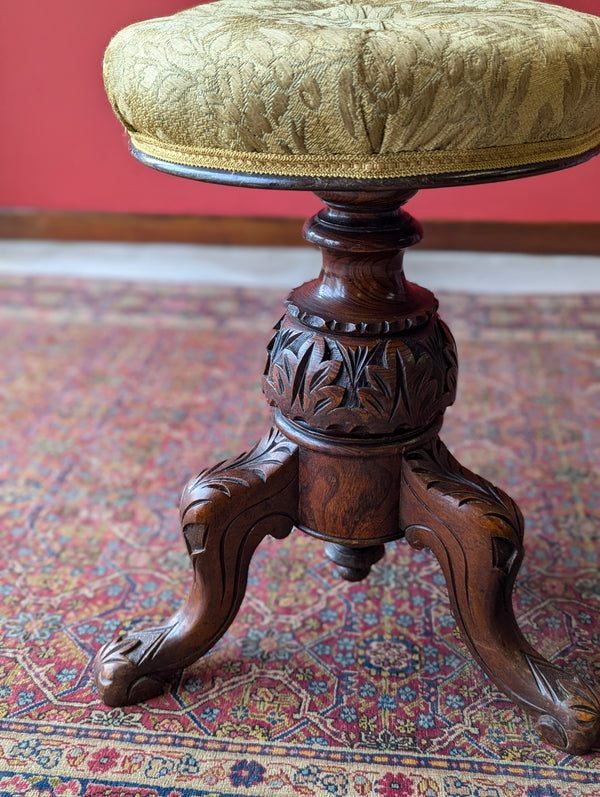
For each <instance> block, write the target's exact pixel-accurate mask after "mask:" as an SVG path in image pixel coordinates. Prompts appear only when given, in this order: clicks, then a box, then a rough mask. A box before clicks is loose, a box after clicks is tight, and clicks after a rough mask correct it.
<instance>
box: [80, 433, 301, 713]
mask: <svg viewBox="0 0 600 797" xmlns="http://www.w3.org/2000/svg"><path fill="white" fill-rule="evenodd" d="M297 506H298V461H297V450H296V446H295V445H294V444H293V443H291V442H290V441H289V440H287V439H286V438H285V437H283V435H282V434H280V433H279V432H274V431H272V432H271V433H270V434H269V435H268V436H267V437H265V438H264V439H263V440H262V441H261V442H260V443H259V444H258V445H257V446H256V447H255V448H253V449H252V450H251V451H249V452H248V453H246V454H242V455H241V456H240V457H237V458H234V459H230V460H227V461H226V462H223V463H221V464H220V465H217V466H216V467H214V468H212V469H210V470H207V471H204V472H203V473H201V474H200V475H199V476H198V477H197V478H196V479H193V480H192V481H191V482H190V483H189V484H188V486H187V487H186V489H185V490H184V493H183V496H182V499H181V522H182V530H183V535H184V537H185V541H186V544H187V548H188V552H189V555H190V558H191V560H192V564H193V569H194V583H193V585H192V587H191V589H190V592H189V594H188V597H187V600H186V602H185V604H184V605H183V607H182V608H181V609H180V610H179V611H178V612H177V613H176V614H175V615H174V616H173V617H172V618H171V619H170V620H168V621H167V622H166V623H165V624H164V625H162V626H160V627H158V628H151V629H148V630H143V631H136V632H133V633H131V634H129V635H127V636H124V637H120V638H118V639H117V640H115V641H114V642H111V643H109V644H108V645H105V646H104V647H103V648H102V650H100V652H99V653H98V655H97V657H96V661H95V665H94V671H95V675H96V683H97V687H98V692H99V694H100V697H101V698H102V700H103V701H104V702H105V703H106V704H108V705H109V706H123V705H128V704H131V703H136V702H139V701H142V700H147V699H149V698H151V697H154V696H156V695H158V694H160V693H161V692H162V691H163V690H164V688H165V685H166V683H167V681H168V680H169V676H171V675H173V673H175V672H176V671H178V670H180V669H181V668H183V667H186V666H188V665H189V664H191V663H192V662H194V661H195V660H196V659H198V658H199V657H200V656H202V655H203V654H204V653H206V651H208V650H209V649H210V648H211V647H212V646H213V645H214V644H215V642H216V641H217V640H218V639H219V638H220V637H221V636H222V635H223V634H224V633H225V631H226V630H227V628H228V626H229V625H230V623H231V622H232V620H233V619H234V617H235V615H236V614H237V611H238V609H239V607H240V604H241V602H242V599H243V597H244V593H245V589H246V582H247V575H248V567H249V564H250V560H251V558H252V554H253V553H254V551H255V550H256V547H257V546H258V544H259V543H260V542H261V540H262V539H263V538H264V537H265V536H267V535H268V534H270V535H272V536H273V537H276V538H277V539H282V538H284V537H286V536H287V535H288V534H289V533H290V531H291V529H292V526H293V525H294V522H295V518H296V514H297Z"/></svg>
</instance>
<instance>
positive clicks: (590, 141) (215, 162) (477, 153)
mask: <svg viewBox="0 0 600 797" xmlns="http://www.w3.org/2000/svg"><path fill="white" fill-rule="evenodd" d="M128 132H129V135H130V137H131V141H132V143H133V146H134V147H135V149H136V150H138V151H139V152H142V153H143V154H145V155H149V156H150V157H153V158H158V159H159V160H162V161H166V162H170V163H176V164H180V165H182V166H192V167H198V168H205V169H216V170H221V171H230V172H243V173H245V174H264V175H275V176H289V177H315V178H319V177H325V178H327V177H334V178H346V179H360V180H370V179H387V178H402V177H419V176H426V175H442V174H469V173H472V172H481V171H490V170H494V171H502V170H503V169H513V168H515V167H518V166H526V165H528V164H536V163H540V164H541V163H550V162H553V161H561V160H566V159H570V158H576V157H577V156H579V155H584V154H585V153H588V152H590V153H592V152H593V151H594V150H595V149H597V148H598V146H600V128H596V129H594V130H593V131H591V132H588V133H584V134H582V135H580V136H575V137H573V138H568V139H559V140H553V141H536V142H531V143H526V144H518V145H507V146H501V147H488V148H485V149H470V150H429V151H422V150H421V151H419V152H414V151H410V152H409V151H406V152H400V153H386V154H385V155H347V154H328V155H327V156H326V157H322V156H316V155H283V154H278V153H269V152H241V151H239V150H226V149H218V148H212V147H192V146H183V145H180V144H170V143H167V142H164V141H160V140H158V139H156V138H154V137H152V136H148V135H145V134H143V133H137V132H132V131H128Z"/></svg>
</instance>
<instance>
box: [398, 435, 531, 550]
mask: <svg viewBox="0 0 600 797" xmlns="http://www.w3.org/2000/svg"><path fill="white" fill-rule="evenodd" d="M406 458H407V460H408V461H410V462H412V463H414V464H413V466H412V468H413V470H414V472H415V473H419V474H421V475H423V476H424V477H425V479H426V482H427V489H428V490H431V489H434V488H435V489H438V490H439V491H440V492H441V493H443V494H444V495H447V496H452V497H454V498H457V499H458V506H459V507H461V506H464V505H465V504H470V503H477V504H483V505H484V506H489V505H490V504H491V508H490V509H488V510H487V511H485V512H484V516H486V517H494V518H497V519H499V520H501V521H503V522H504V523H506V524H507V525H508V526H509V527H510V528H511V529H512V531H513V532H514V533H515V534H516V535H517V538H518V539H522V538H523V518H522V515H521V512H520V510H519V508H518V507H517V505H516V503H515V502H514V501H513V500H512V499H511V498H509V496H508V495H506V493H504V492H503V491H502V490H500V489H499V488H498V487H496V486H495V485H493V484H491V483H490V482H488V481H487V480H486V479H483V478H482V477H480V476H477V475H476V474H475V473H472V472H471V471H468V470H467V469H466V468H463V466H462V465H460V464H459V463H458V462H457V461H456V460H455V459H454V457H453V456H452V455H451V454H450V452H449V451H448V449H447V448H446V446H445V445H444V444H443V443H442V442H441V440H440V439H439V438H436V439H435V440H434V441H432V442H431V443H430V444H429V446H428V447H427V448H422V449H419V450H417V451H414V452H411V453H408V454H407V455H406ZM494 507H495V508H494Z"/></svg>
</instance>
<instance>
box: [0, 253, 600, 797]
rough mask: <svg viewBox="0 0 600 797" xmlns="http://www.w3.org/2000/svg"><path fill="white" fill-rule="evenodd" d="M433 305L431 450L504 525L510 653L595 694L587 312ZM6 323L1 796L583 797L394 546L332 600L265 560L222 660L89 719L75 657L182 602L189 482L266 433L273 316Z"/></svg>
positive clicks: (312, 549)
mask: <svg viewBox="0 0 600 797" xmlns="http://www.w3.org/2000/svg"><path fill="white" fill-rule="evenodd" d="M407 260H408V271H409V276H410V277H411V278H416V277H418V275H416V274H414V273H411V266H410V256H409V257H408V258H407ZM316 270H318V266H317V265H316ZM440 299H441V312H442V315H443V317H444V318H445V319H446V320H447V321H448V323H449V324H450V326H451V328H452V329H453V331H454V334H455V336H456V339H457V344H458V347H459V351H460V355H461V374H460V379H459V396H458V401H457V403H456V405H455V406H453V407H452V408H451V410H449V411H448V413H447V418H446V422H445V426H444V432H443V437H444V440H445V441H446V443H447V444H448V445H449V447H450V448H451V449H452V450H453V451H454V452H455V453H456V454H457V455H458V456H459V457H460V459H461V460H462V462H464V464H465V465H467V466H468V467H471V468H473V469H475V470H477V471H479V472H480V473H482V475H485V476H487V477H488V478H490V479H492V480H493V481H494V482H496V483H498V484H500V485H502V486H503V487H504V488H506V489H507V490H508V491H509V492H510V493H511V494H512V495H513V496H514V498H515V499H517V500H518V501H519V503H520V506H521V508H522V509H523V511H524V514H525V516H526V519H527V532H526V558H525V562H524V565H523V567H522V569H521V572H520V573H519V576H518V579H517V588H516V593H515V608H516V613H517V616H518V618H519V621H520V623H521V626H522V628H523V630H524V632H525V634H526V635H527V636H528V638H529V639H530V640H531V642H532V643H533V644H534V646H535V647H536V648H537V649H539V650H540V651H541V652H542V653H543V654H544V655H545V656H547V657H549V658H550V659H553V660H556V661H557V662H558V663H560V664H561V665H562V666H565V667H568V668H572V669H575V670H576V671H577V672H578V673H580V675H581V676H582V677H583V678H587V677H589V676H591V677H592V678H593V679H595V681H596V683H598V682H600V657H599V656H598V650H599V649H600V577H599V574H598V528H600V489H599V484H598V474H599V473H600V422H599V418H598V412H599V405H598V400H597V399H598V365H599V362H600V360H599V355H600V334H599V328H600V324H599V322H598V319H599V317H600V297H598V296H587V297H580V296H569V297H554V298H544V297H540V298H537V299H523V298H515V297H512V298H510V297H508V298H507V297H494V298H489V297H488V298H485V297H484V298H481V297H475V296H462V295H443V296H441V297H440ZM0 304H1V306H2V308H3V310H2V314H1V316H0V363H2V368H1V369H0V416H1V417H2V421H3V427H2V436H1V439H0V446H1V449H2V456H0V540H1V543H2V554H3V556H2V560H1V563H0V618H1V621H0V794H1V795H3V797H4V796H5V795H11V796H13V795H14V796H18V797H25V796H26V797H51V796H52V795H54V794H56V795H68V797H193V796H197V797H231V796H232V795H236V797H237V796H238V795H247V797H278V795H281V797H597V795H598V782H599V781H600V751H594V753H592V754H591V755H589V756H585V757H582V758H573V757H571V756H568V755H566V754H564V753H560V752H557V751H556V750H553V749H551V748H549V747H546V746H543V745H540V743H539V741H538V740H537V738H536V735H535V733H534V731H533V730H532V726H531V722H530V720H529V719H528V718H527V716H526V715H524V714H523V713H522V712H521V711H520V710H518V709H517V708H515V706H514V705H513V704H512V703H511V702H510V701H509V700H508V699H507V698H506V697H505V696H504V695H503V694H501V693H500V692H498V690H497V689H496V688H495V687H494V686H493V685H492V684H491V682H490V681H489V680H488V679H487V678H486V677H485V676H483V675H482V673H481V670H480V669H479V667H478V666H477V665H476V664H475V663H474V662H473V661H472V659H471V657H470V656H469V654H468V652H467V651H466V648H465V646H464V645H463V643H462V641H461V639H460V637H459V636H458V634H457V630H456V625H455V622H454V620H453V618H452V616H451V613H450V609H449V605H448V597H447V592H446V588H445V585H444V579H443V577H442V574H441V571H440V568H439V566H438V565H437V564H436V562H435V560H434V558H433V557H432V556H431V555H429V554H428V553H427V552H424V551H423V552H418V551H412V550H411V549H410V548H409V546H408V545H406V544H404V543H399V544H397V545H391V546H387V552H386V556H385V558H384V559H383V560H381V562H379V563H377V564H376V565H375V566H374V568H373V571H372V573H371V574H370V576H369V577H368V579H366V580H365V581H363V582H359V583H355V584H352V583H348V582H345V581H342V580H341V579H338V578H336V577H335V575H334V574H333V572H332V567H331V565H330V564H329V563H328V562H327V560H326V559H325V557H324V556H323V550H322V543H321V542H320V541H318V540H315V539H313V538H311V537H308V536H307V535H304V534H301V533H300V532H293V533H292V535H291V536H290V537H289V538H288V539H286V540H284V541H276V540H273V539H271V538H267V539H266V540H265V541H264V543H263V544H261V546H260V547H259V549H258V551H257V553H256V555H255V556H254V558H253V561H252V566H251V571H250V577H249V584H248V590H247V593H246V598H245V600H244V603H243V605H242V608H241V611H240V613H239V614H238V616H237V617H236V619H235V621H234V622H233V624H232V625H231V627H230V629H229V630H228V632H227V634H226V635H225V636H224V637H223V638H222V639H221V640H220V641H219V643H218V644H217V645H216V646H215V648H214V649H213V650H212V651H210V652H209V653H208V654H207V655H206V656H205V657H204V658H203V659H201V660H200V661H199V662H197V663H196V664H194V665H193V666H191V667H190V668H188V669H187V670H186V671H185V672H184V673H183V674H182V675H181V677H180V678H179V679H177V680H176V681H175V683H174V684H173V686H172V689H171V690H170V691H169V692H168V693H166V694H165V695H164V696H162V697H160V698H157V699H154V700H151V701H149V702H148V703H145V704H143V705H136V706H129V707H127V708H122V709H121V708H119V709H116V708H108V707H107V706H105V705H103V704H102V703H101V702H100V700H99V699H98V695H97V693H96V691H95V688H94V682H93V677H92V659H93V656H94V654H95V652H96V650H97V649H98V648H99V647H100V646H101V645H102V644H103V643H104V642H106V641H108V640H109V639H111V638H113V637H114V636H115V635H116V634H118V633H119V630H120V629H124V630H129V629H134V628H139V627H144V626H149V625H157V624H160V623H162V622H164V620H165V619H166V618H167V617H169V616H170V615H171V614H172V612H173V611H174V610H175V609H176V608H177V607H178V606H179V605H180V602H181V601H182V600H183V598H184V597H185V595H186V593H187V590H188V587H189V585H190V584H191V579H192V574H191V568H190V565H189V561H188V558H187V555H186V553H185V544H184V540H183V538H182V536H181V533H180V531H179V527H178V512H177V497H178V494H179V492H180V490H181V488H182V486H183V484H184V483H185V482H186V481H187V480H188V479H189V478H190V477H191V476H192V475H193V474H194V473H195V472H197V471H198V470H199V469H200V468H201V467H204V466H205V465H209V464H211V463H214V462H216V461H218V460H220V459H224V458H226V457H229V456H233V455H235V454H238V453H240V452H241V451H243V450H245V449H247V448H248V447H249V446H250V445H251V444H252V443H253V442H254V441H255V440H257V439H258V438H259V437H261V436H262V434H263V433H264V431H265V429H266V428H267V424H268V412H267V407H266V404H265V402H264V399H263V397H262V396H261V394H260V374H261V372H262V366H263V364H264V359H265V347H266V345H267V343H268V340H269V338H270V327H271V325H272V324H273V322H274V320H275V319H277V317H278V315H279V314H280V313H281V311H282V296H281V294H280V293H279V292H273V291H269V290H261V291H258V290H249V289H236V288H210V287H207V286H193V285H192V286H190V285H182V286H178V285H160V284H158V285H152V284H150V285H143V284H126V283H121V282H110V281H107V282H94V281H91V282H78V281H76V280H64V281H62V280H58V279H41V278H37V279H31V278H26V277H1V278H0ZM240 340H243V348H242V346H241V345H240Z"/></svg>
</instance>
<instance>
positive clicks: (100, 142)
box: [0, 0, 600, 221]
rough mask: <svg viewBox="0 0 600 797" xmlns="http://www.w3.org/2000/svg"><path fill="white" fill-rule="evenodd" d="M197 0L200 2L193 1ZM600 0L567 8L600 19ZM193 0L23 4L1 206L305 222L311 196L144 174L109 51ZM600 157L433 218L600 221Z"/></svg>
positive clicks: (2, 139)
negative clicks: (115, 38)
mask: <svg viewBox="0 0 600 797" xmlns="http://www.w3.org/2000/svg"><path fill="white" fill-rule="evenodd" d="M189 4H191V3H189ZM599 4H600V0H562V5H566V6H569V7H571V8H576V9H578V10H580V11H587V12H590V13H597V14H600V5H599ZM185 6H186V3H185V0H100V2H82V0H53V2H40V0H19V1H18V2H11V3H6V4H4V6H3V9H2V22H1V25H0V109H2V110H1V116H0V164H1V165H0V207H27V208H42V209H65V210H100V211H125V212H152V213H200V214H217V215H221V214H232V215H250V216H253V215H265V216H277V215H281V216H304V215H306V214H308V213H311V212H313V209H314V208H315V207H316V206H317V205H318V202H317V200H315V199H314V197H312V196H311V195H310V194H305V193H303V194H299V193H296V192H274V191H256V190H249V189H233V188H226V187H223V186H213V185H204V184H201V183H194V182H192V181H186V180H177V179H175V178H172V177H168V176H166V175H162V174H158V173H156V172H153V171H152V170H150V169H147V168H145V167H143V166H140V165H139V164H138V163H137V162H136V161H134V160H133V158H131V157H130V156H129V154H128V152H127V145H126V137H125V134H124V132H123V131H122V129H121V126H120V125H119V124H118V122H117V121H116V119H115V118H114V117H113V114H112V112H111V110H110V107H109V105H108V102H107V101H106V99H105V96H104V91H103V88H102V81H101V61H102V53H103V50H104V47H105V45H106V43H107V42H108V41H109V39H110V37H111V36H112V34H113V33H115V32H116V31H117V30H119V29H120V28H122V27H124V26H125V25H127V24H129V23H130V22H133V21H135V20H138V19H144V18H148V17H152V16H160V15H165V14H170V13H173V12H175V11H177V10H180V9H181V8H183V7H185ZM598 184H600V157H599V158H596V159H595V160H594V161H592V162H591V163H587V164H584V165H583V166H578V167H575V168H573V169H569V170H567V171H565V172H561V173H556V174H553V175H546V176H543V177H536V178H529V179H527V180H521V181H518V182H513V183H498V184H494V185H488V186H474V187H469V188H462V189H460V188H459V189H438V190H433V191H422V192H421V194H420V195H419V196H417V197H416V198H415V199H414V200H413V201H412V203H411V210H413V211H414V212H415V213H417V214H418V215H419V216H420V218H422V219H428V218H429V219H433V218H437V219H502V220H510V219H523V220H532V221H540V220H542V221H543V220H550V221H553V220H567V221H568V220H578V221H600V197H599V192H598V190H597V186H598Z"/></svg>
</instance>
